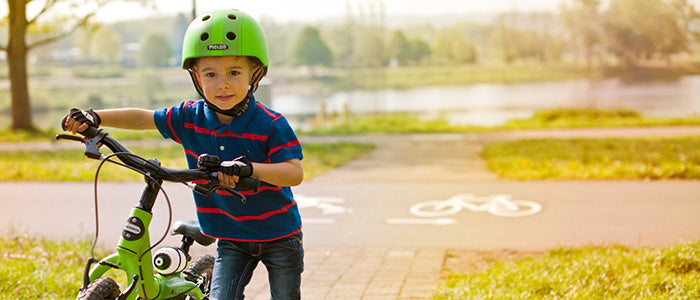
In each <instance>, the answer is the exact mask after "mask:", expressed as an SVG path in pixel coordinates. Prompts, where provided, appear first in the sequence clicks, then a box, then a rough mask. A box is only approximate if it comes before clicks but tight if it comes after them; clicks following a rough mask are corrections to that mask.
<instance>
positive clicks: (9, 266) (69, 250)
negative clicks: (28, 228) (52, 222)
mask: <svg viewBox="0 0 700 300" xmlns="http://www.w3.org/2000/svg"><path fill="white" fill-rule="evenodd" d="M91 246H92V242H90V241H87V240H86V241H77V242H76V241H64V242H56V241H52V240H48V239H36V238H30V237H27V236H21V235H15V236H12V237H0V265H2V268H0V299H74V298H75V296H76V295H77V291H78V289H79V288H80V286H81V285H82V280H81V278H82V273H83V271H84V268H85V263H86V261H87V257H88V256H89V252H90V248H91Z"/></svg>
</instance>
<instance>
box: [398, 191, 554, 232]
mask: <svg viewBox="0 0 700 300" xmlns="http://www.w3.org/2000/svg"><path fill="white" fill-rule="evenodd" d="M512 198H513V196H511V195H508V194H497V195H491V196H487V197H477V196H475V195H473V194H458V195H455V196H452V197H450V198H448V199H447V200H434V201H427V202H420V203H416V204H414V205H412V206H411V208H410V209H409V211H410V212H411V214H413V215H414V216H416V217H422V218H419V219H387V224H392V225H405V224H430V225H450V224H455V223H457V221H456V220H454V219H450V218H444V216H448V215H452V214H456V213H458V212H460V211H461V210H462V209H466V210H470V211H474V212H488V213H490V214H492V215H494V216H499V217H524V216H530V215H534V214H536V213H538V212H540V211H541V210H542V206H541V205H540V204H539V203H537V202H533V201H527V200H511V199H512ZM425 218H432V219H425Z"/></svg>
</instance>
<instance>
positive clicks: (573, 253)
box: [434, 242, 700, 300]
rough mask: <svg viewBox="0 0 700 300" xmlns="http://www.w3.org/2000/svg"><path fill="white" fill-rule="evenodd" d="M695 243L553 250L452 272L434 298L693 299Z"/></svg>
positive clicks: (697, 286) (698, 292) (698, 254)
mask: <svg viewBox="0 0 700 300" xmlns="http://www.w3.org/2000/svg"><path fill="white" fill-rule="evenodd" d="M698 297H700V242H695V243H686V244H679V245H676V246H672V247H667V248H661V249H649V248H641V249H629V248H625V247H622V246H596V247H582V248H559V249H555V250H551V251H550V252H549V253H548V254H546V255H544V256H541V257H530V258H525V259H521V260H518V261H513V262H501V263H496V264H495V265H494V266H493V267H491V268H489V269H488V270H486V271H483V272H478V273H474V274H464V273H454V274H451V275H450V278H449V280H448V281H447V282H446V283H445V284H444V285H443V286H441V287H440V289H439V290H438V292H436V294H435V296H434V299H436V300H442V299H698Z"/></svg>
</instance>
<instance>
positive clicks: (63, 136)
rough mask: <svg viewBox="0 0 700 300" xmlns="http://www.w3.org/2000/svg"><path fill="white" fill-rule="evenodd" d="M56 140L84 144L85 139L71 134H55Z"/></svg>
mask: <svg viewBox="0 0 700 300" xmlns="http://www.w3.org/2000/svg"><path fill="white" fill-rule="evenodd" d="M56 140H57V141H58V140H71V141H77V142H81V143H83V144H85V139H84V138H81V137H79V136H77V135H72V134H57V135H56Z"/></svg>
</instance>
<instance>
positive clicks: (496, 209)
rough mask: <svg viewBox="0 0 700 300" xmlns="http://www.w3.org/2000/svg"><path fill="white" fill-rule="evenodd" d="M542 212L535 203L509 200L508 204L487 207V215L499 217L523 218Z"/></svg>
mask: <svg viewBox="0 0 700 300" xmlns="http://www.w3.org/2000/svg"><path fill="white" fill-rule="evenodd" d="M540 210H542V206H541V205H540V204H539V203H537V202H532V201H527V200H510V201H508V203H505V204H504V203H500V204H496V205H492V206H491V207H489V213H490V214H492V215H496V216H499V217H524V216H529V215H534V214H536V213H538V212H540Z"/></svg>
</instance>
